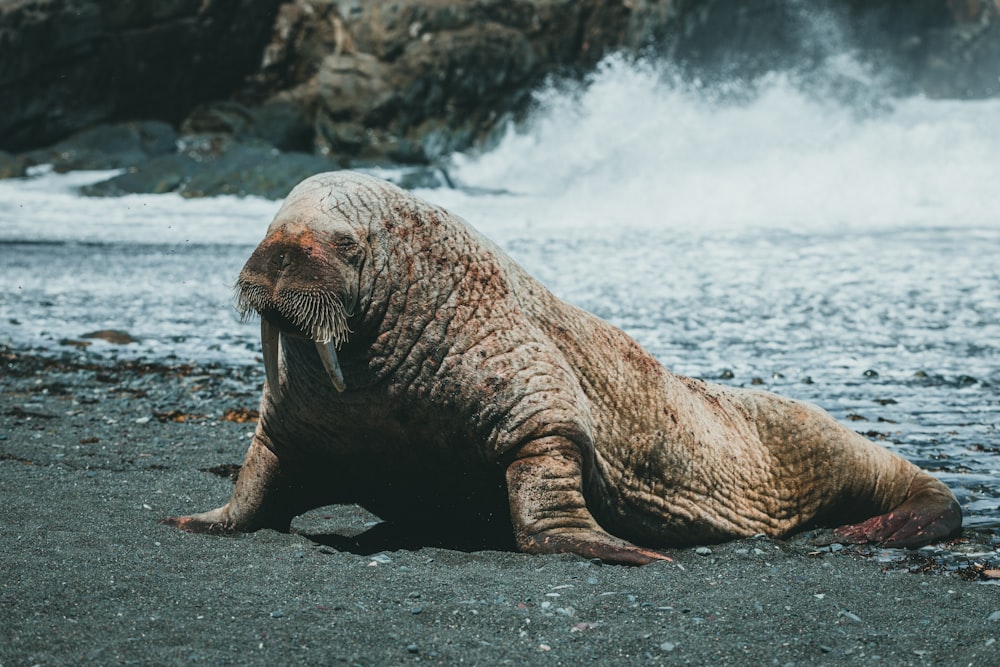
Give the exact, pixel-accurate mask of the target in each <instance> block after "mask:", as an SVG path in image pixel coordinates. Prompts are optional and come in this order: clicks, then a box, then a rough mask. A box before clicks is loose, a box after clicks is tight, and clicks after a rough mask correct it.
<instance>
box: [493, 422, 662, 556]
mask: <svg viewBox="0 0 1000 667" xmlns="http://www.w3.org/2000/svg"><path fill="white" fill-rule="evenodd" d="M579 459H580V456H579V453H578V451H577V450H576V447H575V446H574V445H572V444H571V443H570V442H569V441H567V440H564V439H563V438H559V437H550V438H542V439H540V440H536V441H534V442H531V443H529V444H528V445H526V446H524V447H522V449H521V451H520V452H519V453H518V456H517V458H516V459H515V460H514V461H513V462H512V463H511V464H510V466H509V467H508V468H507V489H508V492H509V494H510V518H511V522H512V523H513V525H514V537H515V539H516V540H517V546H518V548H520V549H521V551H524V552H525V553H576V554H580V555H581V556H585V557H587V558H600V559H601V560H603V561H606V562H609V563H621V564H624V565H645V564H647V563H652V562H653V561H657V560H671V559H670V558H669V557H667V556H665V555H664V554H661V553H658V552H656V551H652V550H650V549H643V548H641V547H637V546H636V545H634V544H632V543H631V542H627V541H625V540H622V539H619V538H617V537H614V536H613V535H610V534H609V533H607V532H606V531H605V530H604V529H603V528H601V527H600V526H599V525H598V523H597V521H596V520H595V519H594V517H593V515H591V513H590V511H589V510H588V509H587V504H586V501H585V500H584V497H583V488H582V481H581V480H582V479H583V474H582V470H581V465H580V460H579Z"/></svg>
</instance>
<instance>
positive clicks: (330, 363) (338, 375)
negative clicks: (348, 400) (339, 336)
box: [316, 340, 347, 391]
mask: <svg viewBox="0 0 1000 667" xmlns="http://www.w3.org/2000/svg"><path fill="white" fill-rule="evenodd" d="M316 351H317V352H319V358H320V359H322V360H323V366H324V367H325V368H326V373H327V375H329V376H330V381H331V382H333V386H334V387H335V388H336V389H337V391H344V390H345V389H347V384H346V383H345V382H344V372H343V371H342V370H340V362H339V361H337V344H336V343H334V342H333V341H332V340H328V341H326V342H325V343H321V342H319V341H317V342H316Z"/></svg>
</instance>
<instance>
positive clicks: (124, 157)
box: [24, 121, 177, 172]
mask: <svg viewBox="0 0 1000 667" xmlns="http://www.w3.org/2000/svg"><path fill="white" fill-rule="evenodd" d="M176 149H177V133H176V132H175V131H174V129H173V128H172V127H171V126H170V125H168V124H166V123H163V122H159V121H145V122H129V123H117V124H111V125H97V126H95V127H92V128H89V129H86V130H82V131H80V132H77V133H76V134H74V135H72V136H70V137H68V138H67V139H64V140H63V141H60V142H59V143H57V144H55V145H53V146H49V147H48V148H43V149H40V150H36V151H31V152H30V153H26V154H25V155H24V158H25V159H26V160H27V161H28V162H29V163H31V164H51V165H52V167H53V168H54V169H55V170H56V171H59V172H65V171H73V170H76V169H119V168H123V167H130V166H132V165H136V164H139V163H140V162H143V161H145V160H147V159H149V158H151V157H156V156H160V155H166V154H168V153H173V152H174V151H175V150H176Z"/></svg>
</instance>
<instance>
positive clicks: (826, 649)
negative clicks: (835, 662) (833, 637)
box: [819, 644, 833, 653]
mask: <svg viewBox="0 0 1000 667" xmlns="http://www.w3.org/2000/svg"><path fill="white" fill-rule="evenodd" d="M819 650H820V651H822V652H823V653H833V647H832V646H827V645H826V644H820V645H819Z"/></svg>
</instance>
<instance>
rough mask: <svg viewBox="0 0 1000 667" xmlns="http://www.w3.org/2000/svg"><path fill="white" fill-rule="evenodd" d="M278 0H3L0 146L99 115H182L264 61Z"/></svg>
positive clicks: (47, 136)
mask: <svg viewBox="0 0 1000 667" xmlns="http://www.w3.org/2000/svg"><path fill="white" fill-rule="evenodd" d="M279 2H280V0H236V1H233V0H170V1H168V2H105V1H102V0H0V52H2V53H3V56H2V57H0V99H2V100H4V103H3V104H2V105H0V148H5V149H7V150H10V151H19V150H25V149H29V148H31V147H34V146H39V145H45V144H47V143H51V142H53V141H56V140H58V139H60V138H61V137H63V136H65V135H67V134H69V133H71V132H73V131H76V130H79V129H82V128H85V127H90V126H92V125H94V124H97V123H101V122H108V121H114V120H118V119H131V118H157V119H161V120H165V121H168V122H172V123H176V122H179V121H180V120H181V119H182V118H183V117H184V116H185V115H187V112H188V111H189V110H190V109H191V108H192V107H193V106H194V105H195V104H197V103H199V102H202V101H206V100H211V99H219V98H224V97H227V96H228V95H230V94H231V93H233V92H234V91H236V90H237V89H238V88H239V87H241V86H242V85H243V81H244V77H245V76H246V75H248V74H250V73H252V72H253V71H254V69H255V68H256V67H257V66H258V65H259V63H260V55H261V49H262V47H263V46H264V45H265V44H266V43H267V40H268V36H269V35H270V33H271V28H272V25H273V17H274V12H275V9H276V8H277V6H278V4H279Z"/></svg>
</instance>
